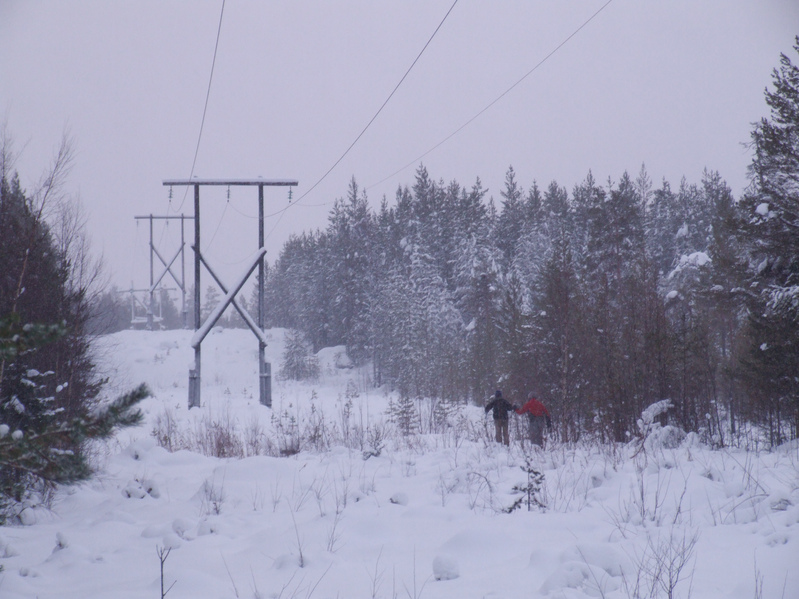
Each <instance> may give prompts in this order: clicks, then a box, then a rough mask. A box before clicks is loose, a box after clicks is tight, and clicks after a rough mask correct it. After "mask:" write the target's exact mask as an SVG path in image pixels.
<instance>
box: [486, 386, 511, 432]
mask: <svg viewBox="0 0 799 599" xmlns="http://www.w3.org/2000/svg"><path fill="white" fill-rule="evenodd" d="M515 409H516V406H514V405H513V404H512V403H510V402H509V401H508V400H507V399H505V398H504V397H502V391H500V390H499V389H497V392H496V393H495V394H494V399H492V400H491V401H490V402H488V403H487V404H486V407H485V410H486V414H488V412H489V410H493V411H494V428H495V429H496V440H497V443H504V444H505V445H510V434H509V433H508V412H510V411H511V410H515Z"/></svg>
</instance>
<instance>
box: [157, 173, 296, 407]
mask: <svg viewBox="0 0 799 599" xmlns="http://www.w3.org/2000/svg"><path fill="white" fill-rule="evenodd" d="M163 183H164V185H165V186H170V187H172V186H174V187H180V186H189V185H190V186H193V187H194V245H193V246H192V249H193V250H194V336H193V337H192V339H191V346H192V347H193V348H194V368H193V369H191V370H189V408H192V407H195V406H197V407H199V405H200V381H201V376H200V371H201V353H200V347H201V344H202V342H203V339H205V337H206V336H207V335H208V333H209V332H210V330H211V328H212V327H213V326H214V325H215V324H216V322H217V321H218V320H219V318H220V317H221V316H222V314H223V313H224V311H225V309H226V308H227V307H228V306H229V305H231V304H233V307H234V308H235V309H236V310H237V311H238V313H239V314H240V315H241V317H242V318H243V319H244V322H246V323H247V326H248V327H250V330H251V331H252V332H253V334H254V335H255V336H256V337H257V338H258V374H259V391H260V394H259V399H260V402H261V403H262V404H263V405H265V406H271V405H272V381H271V376H272V375H271V365H270V364H267V363H266V360H265V349H266V336H265V335H264V330H263V328H264V255H265V254H266V248H264V187H265V186H269V187H272V186H292V187H293V186H296V185H297V183H298V182H297V181H295V180H293V179H171V180H166V181H164V182H163ZM204 185H217V186H220V185H221V186H227V187H231V186H237V185H247V186H257V187H258V252H257V253H256V254H255V256H254V257H253V258H252V260H251V261H250V263H249V265H248V267H247V269H246V271H245V272H244V273H243V274H242V276H241V277H239V279H238V281H237V282H236V284H235V285H233V286H232V287H231V288H230V289H227V288H226V287H225V285H224V284H223V283H222V281H221V279H220V278H219V277H218V276H217V275H216V273H215V272H214V271H213V269H212V268H211V266H210V265H209V264H208V261H207V260H206V259H205V258H204V257H203V255H202V253H201V252H200V187H201V186H204ZM201 264H202V265H203V266H205V268H206V269H207V270H208V273H209V274H210V275H211V277H213V279H214V281H216V283H217V285H219V287H220V289H222V293H224V294H225V297H224V298H222V301H221V302H220V303H219V305H218V306H217V307H216V309H215V310H214V311H213V312H212V313H211V314H209V315H208V318H207V319H206V320H205V322H204V323H203V322H201V318H200V289H201V287H200V265H201ZM256 268H258V321H257V322H253V319H252V317H251V316H250V315H249V314H248V313H247V311H246V310H244V309H243V308H242V307H241V305H240V304H239V302H238V301H236V296H237V295H238V293H239V292H240V291H241V288H242V287H243V286H244V284H245V283H246V282H247V279H249V277H250V275H251V274H252V273H253V271H254V270H255V269H256Z"/></svg>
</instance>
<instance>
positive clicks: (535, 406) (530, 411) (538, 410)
mask: <svg viewBox="0 0 799 599" xmlns="http://www.w3.org/2000/svg"><path fill="white" fill-rule="evenodd" d="M516 413H517V414H527V417H528V418H529V426H528V432H529V435H530V441H531V442H532V443H534V444H535V445H538V446H539V447H543V446H544V423H545V422H546V425H547V428H552V418H550V416H549V410H547V409H546V407H544V404H542V403H541V402H540V401H538V400H537V399H536V398H535V395H534V394H533V393H530V395H529V396H528V397H527V403H526V404H524V405H523V406H522V407H521V408H519V409H518V410H516Z"/></svg>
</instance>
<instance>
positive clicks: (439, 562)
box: [433, 555, 460, 580]
mask: <svg viewBox="0 0 799 599" xmlns="http://www.w3.org/2000/svg"><path fill="white" fill-rule="evenodd" d="M459 576H460V569H459V568H458V562H457V561H456V560H455V558H453V557H450V556H447V555H437V556H436V557H435V558H434V559H433V577H434V578H435V579H436V580H454V579H456V578H458V577H459Z"/></svg>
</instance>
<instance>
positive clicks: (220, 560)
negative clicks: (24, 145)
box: [0, 330, 799, 599]
mask: <svg viewBox="0 0 799 599" xmlns="http://www.w3.org/2000/svg"><path fill="white" fill-rule="evenodd" d="M268 334H269V337H270V345H269V347H268V348H267V356H268V359H269V360H270V361H271V363H272V364H273V371H274V374H275V377H274V379H273V401H274V410H270V409H267V408H265V407H262V406H260V405H259V404H258V399H257V398H258V386H257V385H258V381H257V376H256V366H257V342H256V340H255V338H254V337H253V335H252V334H251V333H250V332H249V331H240V330H225V331H220V330H215V331H213V332H212V333H211V334H210V335H209V336H208V338H207V339H206V341H205V342H204V344H203V381H202V382H203V386H202V402H203V407H202V408H195V409H193V410H191V411H189V410H188V409H187V381H188V368H189V364H190V362H191V360H192V357H193V352H192V350H191V349H190V347H189V339H190V338H191V332H190V331H165V332H156V333H148V332H144V331H126V332H122V333H118V334H115V335H112V336H109V337H107V338H104V339H103V340H102V345H103V348H104V354H105V355H104V357H103V359H102V360H101V363H102V364H103V366H104V368H105V374H106V375H107V376H109V377H111V381H112V383H111V386H113V387H112V388H111V389H109V391H114V392H116V391H122V390H127V389H129V388H131V387H132V386H133V385H135V384H138V383H139V382H146V383H147V384H148V385H149V386H150V388H151V390H152V391H153V397H151V398H150V399H148V400H146V401H145V402H144V404H143V408H144V411H145V413H146V424H144V425H143V426H141V427H139V428H137V429H133V430H126V431H123V432H122V433H121V434H120V436H118V437H117V438H116V439H115V440H114V441H112V442H110V443H108V444H107V445H105V446H103V447H99V448H98V450H97V460H98V463H99V464H100V466H101V470H100V474H99V476H98V477H97V478H96V479H93V480H92V481H90V482H87V483H85V484H83V485H80V486H77V487H74V488H71V489H63V490H61V491H59V492H58V493H57V494H56V496H55V497H52V498H50V500H49V501H48V502H47V505H46V506H33V507H30V508H27V509H26V510H25V511H24V512H23V513H22V514H21V520H22V522H23V524H20V525H17V526H7V527H3V528H0V566H2V572H0V597H2V598H3V599H23V598H24V599H29V598H33V597H39V598H63V599H71V598H74V599H78V598H80V599H87V598H95V597H97V598H100V597H114V598H119V599H123V598H134V597H135V598H145V597H147V598H159V597H161V596H162V584H163V592H164V593H166V596H167V597H169V599H181V598H192V599H197V598H214V599H217V598H219V599H222V598H224V599H229V598H234V597H235V598H255V599H266V598H281V599H288V598H303V599H310V598H317V599H334V598H340V599H348V598H387V599H394V598H395V597H396V598H410V599H418V598H425V599H435V598H458V599H462V598H471V597H476V598H486V599H488V598H490V599H500V598H523V597H553V598H565V599H576V598H582V597H605V598H608V599H613V598H628V597H702V598H705V597H707V598H730V599H758V598H784V599H791V598H796V597H799V568H797V565H799V449H798V448H797V445H796V444H793V445H792V446H789V447H783V448H780V449H779V450H778V451H774V452H770V453H767V452H760V453H752V452H750V453H747V452H744V451H740V450H724V451H714V450H711V449H708V448H706V447H703V446H701V445H700V444H698V443H697V441H696V440H695V438H693V437H692V436H690V435H689V436H688V437H687V438H685V439H682V440H678V441H675V438H674V437H672V436H670V435H669V434H668V433H669V431H668V430H666V431H664V430H662V429H660V430H658V429H655V430H654V431H652V433H651V434H650V436H649V439H648V441H647V442H646V443H645V444H640V443H634V444H631V445H629V446H626V447H614V448H609V447H596V446H593V447H590V446H585V447H583V446H578V447H564V446H557V445H554V444H552V445H551V446H550V447H548V448H547V450H546V451H543V452H535V451H532V450H530V448H529V447H523V446H522V445H521V443H520V442H519V440H518V437H517V438H516V439H514V440H513V442H512V445H511V447H510V449H507V448H505V447H503V446H499V445H496V444H494V443H493V442H492V441H491V440H490V435H489V433H492V432H493V431H492V430H489V429H488V426H489V425H491V423H490V422H489V421H488V419H487V418H486V417H485V416H484V414H483V411H482V409H480V408H474V407H461V408H459V409H453V408H452V407H451V406H443V407H441V406H439V407H438V408H436V407H435V406H431V405H429V404H428V403H424V402H419V403H416V404H414V406H413V407H414V410H415V412H414V413H415V415H416V418H415V420H416V421H418V422H421V432H412V433H411V434H410V435H401V434H399V433H398V432H397V430H396V427H395V426H393V425H392V424H390V423H389V422H388V416H387V410H388V407H389V402H390V401H391V403H392V404H393V405H396V399H397V398H396V397H394V398H392V397H390V396H388V395H387V394H385V393H384V392H383V391H381V390H378V389H374V388H373V387H372V386H371V384H370V379H369V374H370V371H369V369H368V368H367V369H365V370H362V371H359V370H357V369H352V368H348V367H347V366H348V364H347V361H346V358H345V356H344V355H343V353H342V351H341V348H338V349H327V350H323V351H322V352H320V355H319V360H320V365H321V370H322V374H321V376H320V378H319V380H318V381H316V382H315V383H296V382H290V381H283V380H281V379H280V378H279V376H277V375H278V373H279V369H280V362H281V355H282V351H283V335H284V331H282V330H272V331H269V332H268ZM491 391H492V390H490V389H487V390H486V393H487V394H488V393H490V392H491ZM492 428H493V427H492ZM513 432H518V431H516V430H514V431H513ZM165 447H166V448H165ZM167 448H169V449H171V451H169V450H168V449H167ZM216 455H221V456H231V457H214V456H216ZM526 470H530V471H532V470H535V471H538V472H540V473H542V474H543V475H544V478H543V482H540V483H536V480H535V475H534V474H532V473H528V472H527V471H526ZM520 489H521V490H520ZM527 491H529V493H528V492H527ZM528 499H529V501H530V505H529V508H528ZM514 504H516V505H517V506H518V507H517V509H513V510H510V511H508V510H509V509H510V508H511V507H512V506H514ZM537 504H542V505H537ZM542 506H543V507H542ZM159 554H160V557H159ZM162 559H163V578H162V575H161V566H162V563H161V562H162Z"/></svg>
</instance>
